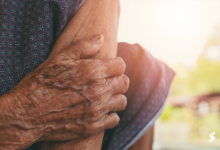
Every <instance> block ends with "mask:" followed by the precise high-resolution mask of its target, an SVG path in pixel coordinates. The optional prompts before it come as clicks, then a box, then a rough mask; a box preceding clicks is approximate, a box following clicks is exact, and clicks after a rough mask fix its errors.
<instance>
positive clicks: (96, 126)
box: [85, 112, 120, 135]
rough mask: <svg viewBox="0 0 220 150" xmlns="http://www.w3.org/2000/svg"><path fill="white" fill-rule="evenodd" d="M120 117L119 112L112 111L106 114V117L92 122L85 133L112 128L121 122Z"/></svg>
mask: <svg viewBox="0 0 220 150" xmlns="http://www.w3.org/2000/svg"><path fill="white" fill-rule="evenodd" d="M119 121H120V118H119V116H118V114H117V113H115V112H111V113H109V114H106V115H105V117H104V119H100V120H99V121H97V122H94V123H90V125H89V127H88V128H87V131H86V133H85V135H93V134H97V133H99V132H102V131H104V130H106V129H111V128H114V127H116V126H117V125H118V124H119Z"/></svg>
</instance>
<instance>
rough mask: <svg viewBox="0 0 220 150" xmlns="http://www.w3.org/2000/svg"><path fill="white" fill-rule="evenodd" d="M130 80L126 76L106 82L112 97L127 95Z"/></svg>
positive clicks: (109, 79)
mask: <svg viewBox="0 0 220 150" xmlns="http://www.w3.org/2000/svg"><path fill="white" fill-rule="evenodd" d="M129 84H130V80H129V78H128V77H127V76H126V75H124V74H123V75H120V76H116V77H112V78H108V79H107V80H106V85H107V86H108V88H109V91H111V93H112V95H116V94H123V93H126V92H127V90H128V88H129Z"/></svg>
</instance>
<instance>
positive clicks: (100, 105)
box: [0, 35, 129, 149]
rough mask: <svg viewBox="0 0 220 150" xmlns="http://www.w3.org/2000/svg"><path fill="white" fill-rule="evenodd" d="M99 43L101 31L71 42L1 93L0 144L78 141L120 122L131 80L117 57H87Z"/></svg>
mask: <svg viewBox="0 0 220 150" xmlns="http://www.w3.org/2000/svg"><path fill="white" fill-rule="evenodd" d="M102 44H103V36H100V35H99V36H98V35H97V36H96V37H95V38H93V39H92V38H91V39H84V40H79V41H78V42H75V43H74V44H72V45H70V46H69V47H67V48H66V49H65V50H63V51H60V52H59V53H57V54H54V55H53V56H51V57H50V58H49V59H47V60H46V61H45V62H44V63H43V64H41V65H40V66H39V67H38V68H37V69H35V70H34V71H33V72H31V73H29V74H28V75H27V76H26V77H25V78H24V79H22V81H21V82H20V83H19V84H18V85H17V86H15V87H14V88H13V89H12V90H11V91H9V92H8V93H6V94H5V95H3V96H2V97H0V120H1V122H0V149H23V148H26V147H28V146H30V145H32V144H33V143H36V142H37V141H66V140H77V139H81V138H84V137H88V136H90V135H93V134H96V133H99V132H101V131H103V130H105V129H109V128H113V127H115V126H116V125H117V124H118V123H119V117H118V115H117V114H116V113H115V111H120V110H123V109H124V108H125V106H126V104H127V100H126V97H125V96H124V95H123V93H125V92H126V91H127V89H128V86H129V79H128V78H127V77H126V76H125V75H123V73H124V71H125V64H124V61H123V60H122V59H121V58H117V57H114V58H105V59H89V58H90V57H92V56H93V55H94V54H96V53H97V52H98V51H99V49H100V48H101V46H102ZM82 58H87V59H82Z"/></svg>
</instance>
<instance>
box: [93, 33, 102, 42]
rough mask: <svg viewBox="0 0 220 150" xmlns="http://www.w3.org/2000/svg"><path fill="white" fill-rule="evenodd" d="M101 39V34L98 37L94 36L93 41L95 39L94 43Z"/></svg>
mask: <svg viewBox="0 0 220 150" xmlns="http://www.w3.org/2000/svg"><path fill="white" fill-rule="evenodd" d="M100 38H101V36H100V35H99V34H96V35H94V36H93V37H92V39H93V40H94V41H98V40H99V39H100Z"/></svg>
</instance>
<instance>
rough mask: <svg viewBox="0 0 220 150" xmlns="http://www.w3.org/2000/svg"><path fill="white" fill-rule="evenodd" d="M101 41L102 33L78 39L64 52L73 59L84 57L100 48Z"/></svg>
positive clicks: (102, 39)
mask: <svg viewBox="0 0 220 150" xmlns="http://www.w3.org/2000/svg"><path fill="white" fill-rule="evenodd" d="M103 41H104V37H103V35H101V34H96V35H94V36H93V37H92V38H88V39H82V40H78V41H77V42H75V43H73V45H71V46H70V47H69V48H68V49H67V50H66V51H65V53H67V55H68V56H69V57H70V58H72V59H74V60H78V59H80V58H81V59H85V58H88V57H91V56H93V55H95V54H96V53H97V52H98V51H99V50H100V49H101V47H102V45H103Z"/></svg>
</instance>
